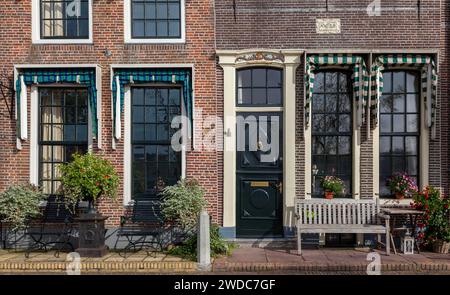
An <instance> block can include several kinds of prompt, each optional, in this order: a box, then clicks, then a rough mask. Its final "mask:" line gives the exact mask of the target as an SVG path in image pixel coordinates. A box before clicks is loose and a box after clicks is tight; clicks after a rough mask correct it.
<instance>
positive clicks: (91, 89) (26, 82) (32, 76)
mask: <svg viewBox="0 0 450 295" xmlns="http://www.w3.org/2000/svg"><path fill="white" fill-rule="evenodd" d="M54 83H72V84H78V85H83V86H86V87H87V88H88V93H89V106H90V108H91V115H92V120H91V126H92V133H93V137H94V138H96V137H97V127H98V118H97V87H96V76H95V70H94V69H76V68H73V69H71V68H66V69H64V68H61V69H42V68H41V69H22V70H21V71H20V73H19V74H18V76H17V80H16V105H17V137H18V138H20V139H22V140H25V139H27V137H28V135H27V130H28V126H27V105H28V102H27V100H28V95H27V86H30V85H45V84H54Z"/></svg>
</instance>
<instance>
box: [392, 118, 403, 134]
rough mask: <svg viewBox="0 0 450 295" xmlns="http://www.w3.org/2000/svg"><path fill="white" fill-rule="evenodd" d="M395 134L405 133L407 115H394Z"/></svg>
mask: <svg viewBox="0 0 450 295" xmlns="http://www.w3.org/2000/svg"><path fill="white" fill-rule="evenodd" d="M393 119H394V126H393V127H394V132H405V115H394V118H393Z"/></svg>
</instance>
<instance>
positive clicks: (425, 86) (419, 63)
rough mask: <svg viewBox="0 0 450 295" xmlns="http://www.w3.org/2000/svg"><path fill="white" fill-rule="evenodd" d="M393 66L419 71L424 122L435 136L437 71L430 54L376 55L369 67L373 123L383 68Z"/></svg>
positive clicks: (381, 85)
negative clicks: (424, 113)
mask: <svg viewBox="0 0 450 295" xmlns="http://www.w3.org/2000/svg"><path fill="white" fill-rule="evenodd" d="M395 67H408V68H411V69H417V70H420V71H421V76H422V78H421V82H422V91H421V97H422V102H423V103H424V105H425V110H426V123H427V126H428V127H430V128H431V130H432V133H431V136H432V138H435V137H436V129H435V125H436V124H435V120H436V97H437V83H438V77H437V71H436V64H435V61H434V59H433V57H431V56H430V55H412V54H391V55H381V56H378V57H377V58H376V59H375V61H374V63H373V64H372V68H371V74H370V75H371V79H370V80H371V92H372V93H371V97H370V99H371V102H370V104H371V114H372V117H373V118H374V121H375V124H378V109H379V103H380V97H381V95H382V93H383V70H384V69H388V68H395Z"/></svg>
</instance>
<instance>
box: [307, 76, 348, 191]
mask: <svg viewBox="0 0 450 295" xmlns="http://www.w3.org/2000/svg"><path fill="white" fill-rule="evenodd" d="M334 76H335V77H336V79H335V81H333V79H334V78H333V77H334ZM330 80H331V81H330ZM351 82H352V81H351V73H350V72H347V71H343V70H321V71H317V72H316V79H315V84H314V94H313V97H312V114H311V116H312V132H311V139H312V140H311V145H312V148H311V155H312V157H311V158H312V161H311V164H312V165H311V167H310V169H311V175H312V177H313V181H312V184H311V187H312V190H311V191H312V194H311V195H312V197H315V198H322V197H323V191H322V188H321V186H320V181H321V180H322V179H323V177H325V176H330V175H332V176H337V177H339V178H341V179H343V180H344V183H345V186H346V187H345V189H346V191H345V197H351V196H352V178H353V171H352V170H353V169H352V165H353V148H352V147H353V143H352V140H353V118H352V116H353V91H352V89H353V88H352V83H351ZM329 104H330V105H329ZM333 117H334V118H335V120H334V121H333V120H332V119H333ZM329 143H330V144H329ZM333 143H334V146H335V151H333V152H332V153H330V150H333V149H334V148H333ZM344 148H345V149H344ZM315 170H316V171H315Z"/></svg>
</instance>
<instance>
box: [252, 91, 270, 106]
mask: <svg viewBox="0 0 450 295" xmlns="http://www.w3.org/2000/svg"><path fill="white" fill-rule="evenodd" d="M252 103H253V104H266V103H267V98H266V88H253V92H252Z"/></svg>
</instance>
